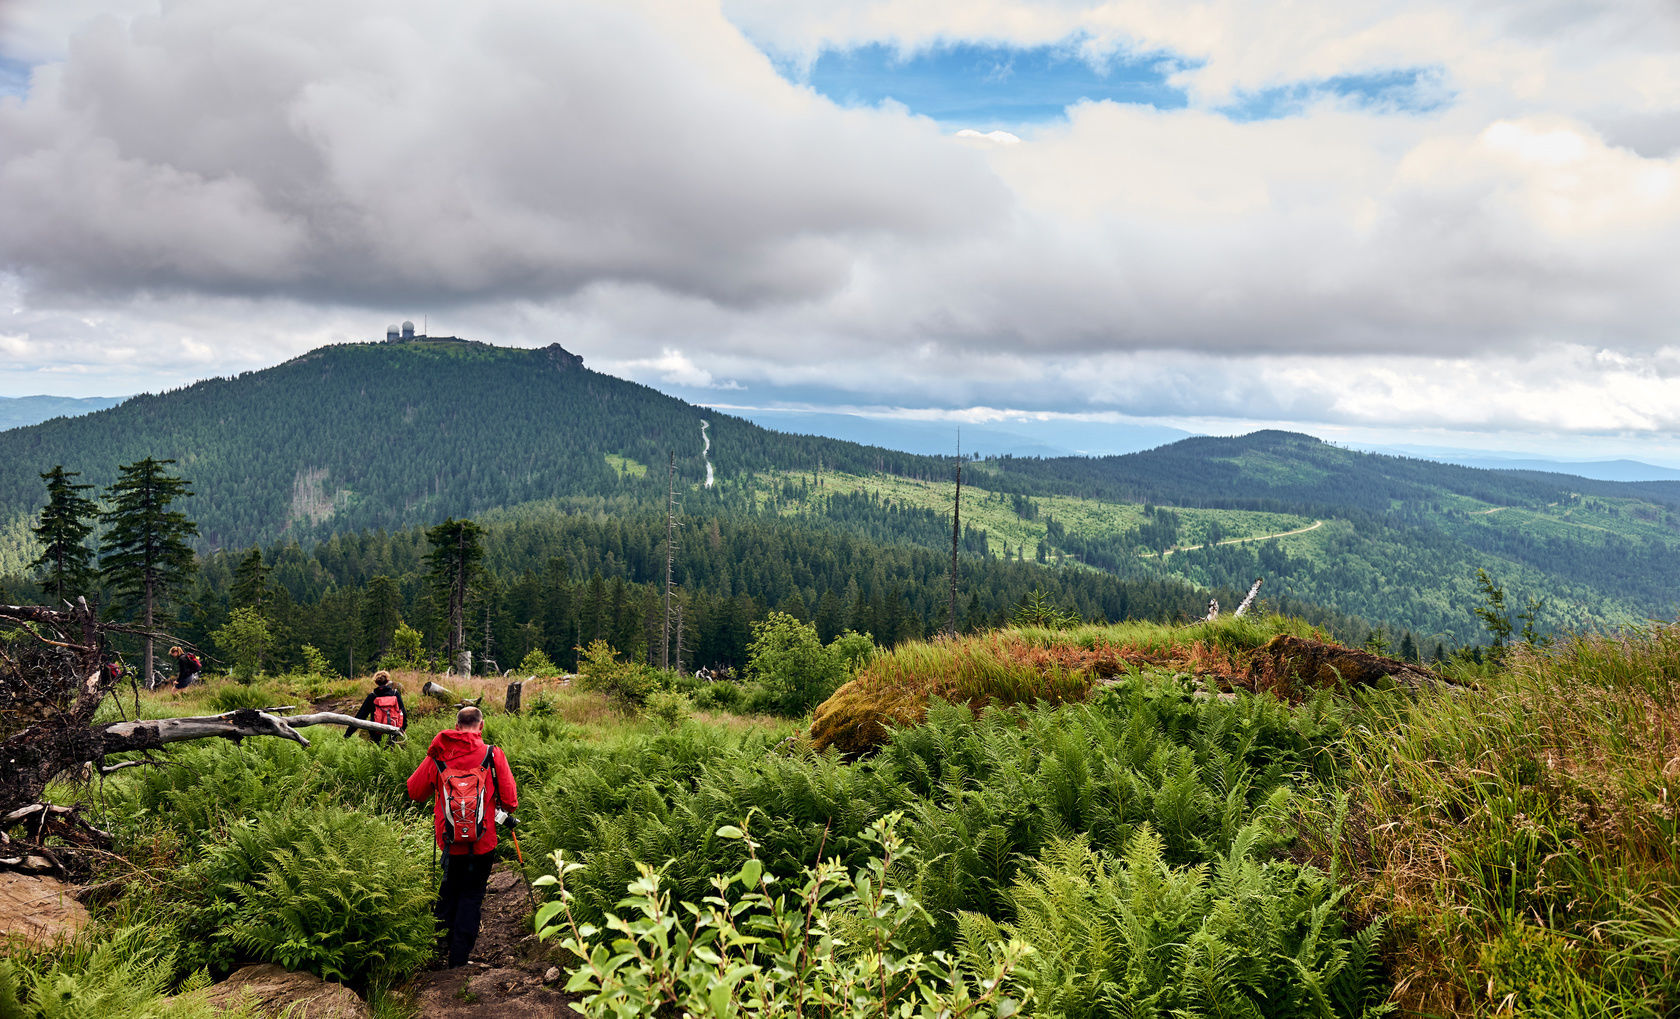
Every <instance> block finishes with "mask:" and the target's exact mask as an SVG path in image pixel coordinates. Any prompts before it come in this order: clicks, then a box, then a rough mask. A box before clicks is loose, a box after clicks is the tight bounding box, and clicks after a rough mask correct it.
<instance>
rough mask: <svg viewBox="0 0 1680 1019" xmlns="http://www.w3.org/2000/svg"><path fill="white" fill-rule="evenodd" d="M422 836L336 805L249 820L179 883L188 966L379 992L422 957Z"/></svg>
mask: <svg viewBox="0 0 1680 1019" xmlns="http://www.w3.org/2000/svg"><path fill="white" fill-rule="evenodd" d="M424 835H425V833H424V832H423V831H422V830H421V829H420V828H419V827H418V826H410V827H409V828H408V829H406V830H405V829H404V828H402V827H401V826H399V825H397V824H396V823H395V822H393V821H390V820H388V819H386V818H383V817H379V816H377V815H368V814H364V813H361V812H358V811H352V810H345V809H343V808H339V807H324V808H320V809H314V810H303V809H291V810H281V811H272V812H268V813H263V814H259V815H258V816H257V817H256V818H255V819H253V820H250V821H244V822H241V823H238V824H236V825H234V826H232V827H231V828H230V829H229V830H228V833H227V836H226V838H224V839H223V840H221V841H219V842H218V843H217V844H215V845H214V846H212V847H210V848H209V849H207V851H206V852H205V853H204V856H203V858H202V859H201V860H200V861H199V862H198V863H196V864H194V865H193V866H192V867H190V868H189V869H188V871H187V872H186V874H185V875H184V877H183V883H184V886H185V892H186V894H185V895H184V896H183V897H182V899H181V901H180V908H179V914H180V919H179V925H180V929H181V943H182V945H183V956H184V961H185V962H186V963H187V965H188V966H189V967H192V968H196V967H199V966H205V967H209V968H211V969H213V970H216V971H218V972H225V971H227V970H229V969H231V968H232V967H233V965H234V964H235V963H236V962H237V961H241V960H245V959H255V960H258V961H262V962H274V963H278V964H279V965H281V966H284V967H285V968H287V969H291V970H308V971H309V972H311V973H314V974H316V975H317V976H320V977H322V978H324V979H328V980H337V981H340V982H343V983H350V984H356V985H360V986H372V987H383V986H386V985H388V984H389V982H390V981H391V980H393V979H394V978H396V977H398V976H402V975H406V974H408V973H411V972H413V971H415V970H416V969H418V968H419V967H420V965H421V964H422V963H423V962H424V961H425V960H426V958H427V957H428V956H429V955H430V953H431V951H432V946H433V943H434V938H435V931H434V929H433V921H432V914H431V902H432V888H431V882H430V880H429V878H428V876H427V870H426V866H427V865H426V860H427V850H426V845H425V842H424Z"/></svg>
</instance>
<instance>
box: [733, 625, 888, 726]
mask: <svg viewBox="0 0 1680 1019" xmlns="http://www.w3.org/2000/svg"><path fill="white" fill-rule="evenodd" d="M865 644H867V645H868V647H867V650H866V649H865V648H864V646H863V645H865ZM874 647H875V645H874V642H873V641H870V639H869V638H868V637H865V636H863V635H861V634H857V633H853V632H850V631H848V632H847V633H845V634H842V635H841V636H839V637H836V638H834V641H833V643H832V644H830V645H829V646H828V647H823V644H822V640H821V639H820V638H818V637H817V628H816V627H815V626H813V625H811V624H810V623H802V622H800V621H799V620H798V619H796V618H794V617H793V616H790V615H788V614H787V613H785V612H772V613H770V615H769V616H768V617H766V618H765V619H763V620H760V621H759V622H756V623H754V624H753V640H752V643H751V644H749V645H748V646H747V656H748V657H747V675H748V677H749V678H751V679H753V680H756V681H757V682H760V683H763V684H764V686H765V689H766V690H767V691H769V696H770V704H769V706H770V707H771V708H772V710H774V711H776V712H777V713H779V714H782V715H788V716H798V715H802V714H804V713H805V712H807V711H810V710H811V709H812V708H814V707H816V706H817V705H818V704H821V703H822V702H823V701H824V700H825V699H827V697H828V695H829V694H831V693H833V692H834V689H835V687H837V686H839V685H840V683H841V682H842V681H844V680H845V678H846V677H847V675H849V673H850V669H851V666H852V663H853V662H854V661H860V660H861V661H867V660H868V659H869V658H870V657H871V656H872V655H873V654H874Z"/></svg>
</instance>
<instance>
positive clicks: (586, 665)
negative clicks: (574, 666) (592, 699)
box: [578, 640, 659, 706]
mask: <svg viewBox="0 0 1680 1019" xmlns="http://www.w3.org/2000/svg"><path fill="white" fill-rule="evenodd" d="M578 686H580V687H582V688H583V689H585V690H594V691H597V692H599V693H604V694H607V695H608V696H610V697H612V698H613V699H614V700H617V701H618V702H620V703H621V704H624V705H627V706H637V705H640V704H641V703H642V702H643V701H645V700H647V696H648V694H650V693H652V692H653V691H655V690H657V689H658V688H659V679H658V675H657V673H655V672H654V670H652V669H650V668H648V667H647V666H646V665H643V664H641V663H640V662H626V661H620V660H619V657H618V652H617V651H616V650H614V649H613V646H612V645H611V644H608V643H607V642H606V641H604V640H595V641H590V642H589V646H588V647H585V648H579V649H578Z"/></svg>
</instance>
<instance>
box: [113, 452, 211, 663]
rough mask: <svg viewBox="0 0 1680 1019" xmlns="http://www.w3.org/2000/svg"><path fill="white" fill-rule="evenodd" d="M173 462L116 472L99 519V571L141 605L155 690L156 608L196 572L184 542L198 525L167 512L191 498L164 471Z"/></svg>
mask: <svg viewBox="0 0 1680 1019" xmlns="http://www.w3.org/2000/svg"><path fill="white" fill-rule="evenodd" d="M174 462H175V461H174V460H154V459H152V458H151V457H147V458H146V459H144V460H141V461H139V462H137V463H131V464H126V465H124V466H122V467H119V468H118V474H119V476H118V479H117V482H116V484H114V485H112V486H111V487H110V488H108V489H106V490H105V498H106V499H107V500H109V502H110V508H109V509H107V510H106V511H105V513H104V514H103V517H104V520H105V523H106V524H107V530H106V532H105V538H104V540H103V541H101V542H100V543H99V568H100V571H101V572H102V573H104V575H105V580H106V582H107V583H109V584H110V585H111V587H112V588H114V589H115V590H116V592H117V593H118V594H119V595H122V596H125V597H126V598H128V599H130V600H131V601H137V602H138V603H139V608H140V611H141V625H142V626H143V627H144V629H145V633H146V636H145V673H144V675H145V679H146V685H147V686H148V687H153V686H156V685H157V684H156V680H155V677H154V673H153V671H152V652H153V646H152V645H153V630H154V628H155V627H156V626H157V624H158V623H159V622H161V621H162V619H163V615H162V612H161V611H160V603H161V602H162V601H163V599H165V598H166V597H168V595H169V592H170V591H172V590H174V589H175V588H177V587H179V586H180V585H182V584H184V583H185V582H186V581H187V579H188V578H190V577H191V576H192V573H193V570H194V569H195V567H196V563H195V562H194V561H193V553H192V549H191V548H189V547H188V546H187V539H188V538H190V537H192V536H193V535H195V534H197V533H198V525H196V524H194V523H193V522H192V521H191V520H188V519H187V515H186V514H185V513H182V512H180V511H179V510H172V509H170V508H169V504H170V503H172V502H174V501H175V500H176V499H178V498H183V497H185V496H190V495H192V490H191V489H189V488H188V487H187V486H188V484H190V482H188V481H186V480H185V479H183V478H179V477H176V476H174V475H172V474H170V473H169V472H168V471H166V470H165V469H164V468H166V467H168V466H169V465H170V464H173V463H174Z"/></svg>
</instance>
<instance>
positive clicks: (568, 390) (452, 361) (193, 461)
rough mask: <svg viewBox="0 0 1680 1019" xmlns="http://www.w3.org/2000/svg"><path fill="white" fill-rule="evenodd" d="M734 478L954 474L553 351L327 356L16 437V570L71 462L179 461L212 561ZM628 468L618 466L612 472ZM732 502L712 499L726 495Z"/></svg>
mask: <svg viewBox="0 0 1680 1019" xmlns="http://www.w3.org/2000/svg"><path fill="white" fill-rule="evenodd" d="M702 421H709V422H710V432H711V440H712V449H711V459H712V462H713V464H714V466H715V470H716V473H717V476H718V477H721V478H729V477H737V476H740V475H741V474H743V473H746V472H752V471H759V470H768V469H772V468H778V467H780V468H789V467H799V466H804V465H806V464H815V463H816V462H817V461H818V459H819V457H820V458H821V459H822V460H823V461H824V462H826V463H829V464H834V465H838V466H841V467H844V468H845V469H849V470H856V471H890V472H894V473H906V474H923V475H931V474H933V473H936V472H939V471H941V470H943V468H942V467H941V465H940V463H939V461H937V460H934V459H930V458H926V457H916V456H911V455H909V454H903V453H894V452H891V451H888V450H880V449H872V448H869V447H864V446H858V445H855V444H853V443H846V442H837V441H834V440H829V439H821V438H813V437H810V436H790V435H782V434H780V433H776V432H769V431H766V430H764V429H761V428H759V427H757V426H756V425H752V424H750V423H748V422H746V421H743V420H741V419H739V418H734V417H730V416H728V415H722V414H714V413H712V412H710V411H707V410H704V409H702V408H699V407H695V406H693V405H691V404H687V403H684V402H683V401H681V400H677V399H674V398H672V397H669V396H665V395H663V394H661V393H658V392H655V391H654V390H652V389H649V388H647V387H646V386H641V385H637V384H635V383H632V382H626V381H624V380H622V379H616V378H613V377H611V376H608V375H602V374H599V373H597V372H593V371H590V370H588V369H587V368H584V367H583V364H582V361H581V359H579V358H577V357H576V356H574V355H572V354H569V353H567V352H566V351H565V350H564V349H562V348H561V347H560V346H559V345H558V344H555V345H553V346H549V347H545V348H543V349H541V350H525V349H513V348H506V347H495V346H491V345H489V344H485V343H477V342H470V341H464V340H448V339H432V340H418V341H413V342H404V343H398V344H372V343H368V344H344V345H340V346H332V347H323V348H321V349H319V350H314V351H311V352H310V353H308V354H305V355H304V356H302V357H299V358H296V359H294V360H292V361H288V362H286V363H285V364H282V365H279V366H278V367H275V368H270V369H267V370H264V371H258V372H248V373H245V374H243V375H240V376H238V377H234V378H219V379H209V380H206V381H204V382H199V383H197V384H195V385H192V386H188V387H186V388H185V389H180V390H176V391H173V392H168V393H163V394H159V395H145V396H137V397H134V398H133V399H130V400H128V401H127V402H125V403H123V404H122V405H120V406H118V407H115V408H111V409H109V410H105V411H101V412H99V413H95V414H90V415H87V416H85V417H78V418H61V419H57V420H53V421H48V422H45V423H43V424H40V425H36V426H33V427H29V428H21V429H15V430H11V431H6V432H0V521H4V522H6V523H8V524H10V527H9V528H7V530H6V531H5V532H4V533H0V543H3V544H4V545H6V546H9V551H10V553H11V554H10V556H6V555H5V554H4V553H3V552H0V573H5V572H13V571H15V570H16V569H17V567H18V565H19V564H20V560H19V559H18V552H19V551H20V549H19V544H20V543H21V541H22V531H21V529H20V527H19V526H18V525H19V521H20V519H21V518H24V517H27V516H28V515H30V514H32V513H34V512H35V510H36V509H37V507H38V506H39V503H40V482H39V479H38V477H37V475H38V474H39V473H41V472H43V471H46V470H48V469H49V468H51V467H52V466H53V465H55V464H64V465H65V466H66V467H67V468H68V469H70V470H76V471H80V472H81V473H82V480H83V481H87V482H92V483H93V484H95V485H99V486H104V485H107V484H109V483H110V482H111V481H112V480H114V479H115V477H116V469H117V467H118V465H120V464H124V463H129V462H132V461H135V460H139V459H141V458H143V457H146V456H153V457H157V458H159V459H164V458H170V459H174V460H176V461H178V466H177V468H176V469H177V470H178V471H179V472H180V473H181V474H182V475H184V476H185V477H187V478H188V479H189V480H191V481H192V483H193V487H194V491H195V498H194V499H193V502H192V514H193V517H194V519H195V520H196V521H197V522H198V526H199V533H200V536H201V545H202V547H205V548H218V547H228V548H232V547H245V546H248V545H251V544H253V543H259V542H268V541H272V540H274V539H276V538H278V537H281V536H286V537H294V538H298V539H299V540H307V539H309V538H314V537H323V536H326V535H328V534H333V533H339V532H343V531H353V530H359V529H361V528H367V527H402V526H408V525H411V524H420V523H430V522H434V521H436V520H441V519H443V518H444V517H446V516H450V515H454V516H463V515H471V514H475V513H479V512H482V511H483V510H486V509H490V508H493V507H499V506H511V505H516V504H518V503H522V502H528V501H531V500H537V499H550V498H558V497H568V496H614V495H619V496H623V495H629V496H632V497H644V498H646V499H647V500H648V501H650V502H659V503H663V501H664V492H665V477H664V472H663V471H662V470H651V471H642V470H628V471H626V470H623V469H622V468H623V466H624V464H625V463H626V462H628V463H631V464H634V465H637V466H638V467H641V468H646V467H647V466H648V465H650V464H652V465H656V466H658V467H663V466H664V465H665V464H666V461H667V457H668V455H669V454H671V453H675V454H676V457H677V469H678V471H679V473H680V475H681V477H682V478H684V479H685V481H686V482H687V483H688V484H690V485H693V484H694V483H695V482H696V481H697V480H698V479H702V478H704V477H705V474H706V471H705V464H704V462H703V459H702V449H703V441H702V436H701V430H700V425H701V422H702ZM608 455H612V456H615V457H616V458H618V463H619V468H618V469H615V467H614V465H613V464H612V463H610V462H609V461H608V459H607V457H608ZM721 495H722V490H720V489H715V488H714V489H713V490H712V497H713V498H719V497H721Z"/></svg>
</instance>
